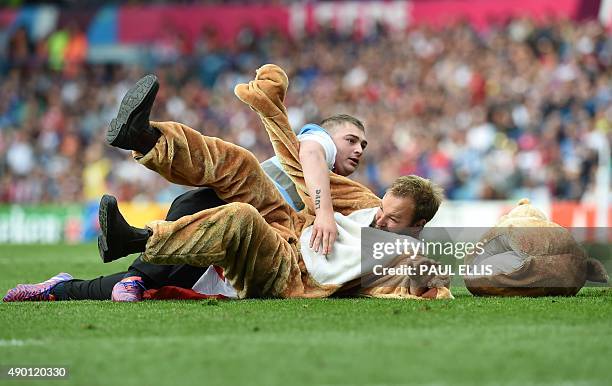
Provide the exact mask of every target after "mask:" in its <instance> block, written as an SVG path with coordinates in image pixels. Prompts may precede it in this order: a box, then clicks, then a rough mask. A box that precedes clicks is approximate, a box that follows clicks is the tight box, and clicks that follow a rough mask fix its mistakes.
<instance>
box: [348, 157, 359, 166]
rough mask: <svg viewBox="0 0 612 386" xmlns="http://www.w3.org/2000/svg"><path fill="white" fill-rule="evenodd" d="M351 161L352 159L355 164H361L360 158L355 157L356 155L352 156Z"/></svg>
mask: <svg viewBox="0 0 612 386" xmlns="http://www.w3.org/2000/svg"><path fill="white" fill-rule="evenodd" d="M349 161H351V162H352V163H354V164H355V165H354V166H357V165H359V158H355V157H350V158H349Z"/></svg>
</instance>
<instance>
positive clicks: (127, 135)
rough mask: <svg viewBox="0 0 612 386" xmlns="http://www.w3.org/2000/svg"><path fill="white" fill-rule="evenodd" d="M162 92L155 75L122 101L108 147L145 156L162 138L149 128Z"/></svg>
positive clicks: (107, 140) (108, 133)
mask: <svg viewBox="0 0 612 386" xmlns="http://www.w3.org/2000/svg"><path fill="white" fill-rule="evenodd" d="M157 90H159V82H158V81H157V77H156V76H155V75H147V76H145V77H144V78H141V79H140V80H139V81H138V82H136V84H135V85H134V87H132V88H131V89H130V90H129V91H128V92H127V93H126V94H125V96H124V97H123V99H122V100H121V106H120V107H119V112H118V113H117V117H116V118H113V120H112V121H111V123H110V126H109V129H108V132H107V133H106V142H108V144H109V145H111V146H115V147H118V148H121V149H125V150H137V151H139V152H141V153H142V154H146V153H148V152H149V150H151V149H152V148H153V146H155V143H157V139H158V138H159V136H160V135H161V134H160V132H159V130H157V129H156V128H154V127H151V126H150V125H149V114H151V107H153V102H154V101H155V96H156V95H157Z"/></svg>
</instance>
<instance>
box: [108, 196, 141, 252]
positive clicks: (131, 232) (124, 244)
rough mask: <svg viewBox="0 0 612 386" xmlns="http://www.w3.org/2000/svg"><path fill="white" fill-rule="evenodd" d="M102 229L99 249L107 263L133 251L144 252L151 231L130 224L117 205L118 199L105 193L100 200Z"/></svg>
mask: <svg viewBox="0 0 612 386" xmlns="http://www.w3.org/2000/svg"><path fill="white" fill-rule="evenodd" d="M98 215H99V220H100V231H101V232H102V234H101V235H100V236H98V250H99V252H100V257H101V258H102V261H103V262H105V263H110V262H111V261H113V260H117V259H118V258H120V257H124V256H127V255H130V254H132V253H139V252H144V250H145V247H146V245H147V240H148V239H149V237H150V236H151V233H150V231H149V230H147V229H140V228H135V227H133V226H130V224H128V223H127V221H125V219H124V218H123V216H122V215H121V212H119V208H118V206H117V199H116V198H115V197H113V196H109V195H106V194H105V195H104V196H102V200H100V211H99V214H98Z"/></svg>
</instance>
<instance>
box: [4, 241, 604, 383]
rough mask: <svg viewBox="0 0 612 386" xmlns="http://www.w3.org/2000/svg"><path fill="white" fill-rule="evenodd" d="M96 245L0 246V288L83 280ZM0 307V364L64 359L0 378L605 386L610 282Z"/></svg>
mask: <svg viewBox="0 0 612 386" xmlns="http://www.w3.org/2000/svg"><path fill="white" fill-rule="evenodd" d="M130 262H131V258H127V259H123V261H117V262H114V263H112V264H108V265H103V264H102V263H101V262H100V260H99V258H98V256H97V249H96V247H95V245H93V244H91V245H77V246H61V245H60V246H7V245H1V246H0V290H1V291H2V292H3V294H4V293H5V292H6V290H8V289H9V288H10V287H12V286H14V285H16V284H17V283H27V282H38V281H42V280H45V279H47V278H48V277H50V276H52V275H54V274H56V273H58V272H61V271H65V272H69V273H71V274H72V275H73V276H74V277H76V278H92V277H94V276H98V275H102V274H106V273H112V272H116V271H119V270H124V269H125V268H127V266H128V265H129V263H130ZM453 292H454V293H455V296H456V299H455V300H452V301H428V302H426V301H397V300H374V299H326V300H282V301H281V300H246V301H227V302H224V301H219V302H215V301H199V302H179V301H165V302H142V303H137V304H117V303H112V302H110V301H104V302H96V301H81V302H76V301H75V302H49V303H42V302H41V303H2V304H0V367H2V366H12V365H19V366H33V367H35V366H44V367H49V366H67V367H68V368H69V372H70V376H69V378H68V379H67V380H54V381H49V380H46V381H23V380H21V381H15V380H9V379H6V378H0V384H2V385H29V384H33V385H41V384H52V385H170V384H172V385H414V384H417V385H473V384H483V385H609V384H610V383H611V382H612V367H611V366H610V363H611V357H612V289H610V288H585V289H583V290H582V291H581V292H580V293H579V294H578V296H576V297H572V298H539V299H524V298H505V299H503V298H475V297H473V296H471V295H470V294H469V293H468V292H467V291H466V290H465V289H464V288H454V290H453Z"/></svg>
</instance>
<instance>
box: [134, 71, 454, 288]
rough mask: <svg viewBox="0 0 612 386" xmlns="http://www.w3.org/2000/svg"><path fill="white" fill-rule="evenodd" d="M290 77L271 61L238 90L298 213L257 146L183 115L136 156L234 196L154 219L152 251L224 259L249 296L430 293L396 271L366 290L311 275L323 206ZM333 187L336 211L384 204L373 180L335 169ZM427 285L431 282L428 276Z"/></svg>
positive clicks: (166, 256) (172, 260)
mask: <svg viewBox="0 0 612 386" xmlns="http://www.w3.org/2000/svg"><path fill="white" fill-rule="evenodd" d="M287 85H288V80H287V76H286V74H285V72H284V71H283V70H282V69H280V68H279V67H278V66H275V65H266V66H263V67H262V68H260V69H259V70H258V71H257V76H256V79H255V80H253V81H251V82H250V83H249V84H248V85H247V84H241V85H238V86H237V87H236V89H235V93H236V95H237V96H238V97H239V98H240V99H241V100H242V101H243V102H245V103H247V104H248V105H249V106H250V107H251V108H252V109H253V110H254V111H256V112H257V113H258V114H259V116H260V118H261V119H262V121H263V123H264V126H265V128H266V130H267V132H268V134H269V136H270V140H271V141H272V145H273V147H274V150H275V152H276V154H277V155H278V157H279V160H280V162H281V164H282V165H283V168H284V169H285V171H286V172H287V174H288V175H289V176H290V178H291V179H292V180H293V181H294V183H296V186H297V188H298V191H299V193H300V196H301V197H302V199H303V201H304V203H305V204H306V209H305V210H304V211H302V212H295V211H294V210H293V209H292V208H291V207H290V206H289V205H288V204H286V203H285V201H284V200H283V199H282V197H281V195H280V193H279V192H278V191H277V189H276V188H275V187H274V185H273V183H272V182H271V181H270V180H269V179H268V177H267V176H266V175H265V174H264V172H263V170H262V169H261V167H260V165H259V163H258V161H257V159H256V158H255V157H254V156H253V155H252V154H251V153H250V152H248V151H247V150H245V149H243V148H241V147H239V146H236V145H234V144H231V143H228V142H225V141H222V140H220V139H218V138H212V137H206V136H203V135H201V134H200V133H198V132H196V131H195V130H193V129H191V128H189V127H187V126H185V125H182V124H180V123H174V122H151V125H152V126H154V127H156V128H157V129H159V130H160V132H161V133H162V136H161V137H160V139H159V140H158V142H157V144H156V145H155V147H154V148H153V149H152V150H151V151H149V152H148V153H147V154H146V155H144V156H142V155H141V154H138V153H136V154H135V156H136V158H137V159H138V162H140V163H142V164H143V165H145V166H146V167H148V168H149V169H151V170H154V171H156V172H158V173H159V174H161V175H162V176H163V177H165V178H166V179H167V180H168V181H171V182H173V183H177V184H183V185H190V186H209V187H211V188H213V189H214V190H215V192H216V193H217V195H218V196H219V197H220V198H221V199H223V200H224V201H226V202H228V203H229V204H228V205H224V206H221V207H218V208H213V209H208V210H204V211H202V212H199V213H196V214H194V215H191V216H186V217H183V218H181V219H179V220H177V221H174V222H167V221H154V222H152V223H150V224H149V225H148V227H149V228H150V229H151V230H152V231H153V235H152V236H151V238H150V239H149V241H148V243H147V247H146V251H145V253H144V256H143V258H144V259H145V260H146V261H148V262H151V263H155V264H181V263H187V264H191V265H196V266H208V265H211V264H214V265H218V266H221V267H222V268H223V269H224V270H225V275H226V277H227V278H228V279H229V280H230V282H231V283H232V285H233V286H234V288H236V290H237V291H238V295H239V296H240V297H241V298H244V297H280V298H292V297H301V298H318V297H327V296H329V295H331V294H333V293H335V292H337V291H343V292H344V293H346V294H349V295H364V296H381V297H395V298H420V297H419V296H415V295H412V294H411V293H410V290H409V288H410V287H411V286H410V284H411V281H410V280H411V279H410V278H403V279H398V278H390V279H389V280H387V281H385V280H383V282H381V283H380V284H381V286H379V287H375V288H365V289H361V288H360V287H359V286H358V285H356V283H355V281H353V282H351V283H345V284H344V285H321V284H319V283H317V282H316V281H315V280H314V279H313V278H312V277H311V276H310V275H309V273H308V271H307V269H306V268H305V264H304V261H303V260H302V257H301V255H300V247H299V238H300V234H301V232H302V230H303V229H304V228H305V227H307V226H309V225H311V224H312V223H313V221H314V216H313V213H314V211H313V209H312V208H313V206H312V200H311V199H310V197H308V194H307V193H306V192H307V190H306V186H305V183H304V176H303V173H302V169H301V166H300V163H299V157H298V151H299V143H298V141H297V138H296V136H295V134H294V132H293V131H292V130H291V127H290V125H289V122H288V118H287V111H286V108H285V106H284V105H283V100H284V97H285V93H286V90H287ZM330 190H331V196H332V203H333V206H334V211H336V212H339V213H342V214H344V215H348V214H350V213H352V212H354V211H356V210H359V209H364V208H374V207H378V206H379V205H380V199H379V198H378V197H377V196H376V195H375V194H374V193H372V192H371V191H370V190H368V189H367V188H366V187H364V186H363V185H361V184H359V183H357V182H355V181H351V180H350V179H348V178H345V177H342V176H339V175H336V174H334V173H331V172H330ZM385 284H386V285H385ZM414 284H415V285H416V282H415V283H414ZM415 285H413V287H415ZM419 285H421V287H420V288H423V287H422V285H427V283H422V282H419ZM422 292H423V291H422V290H421V291H419V292H418V294H421V293H422ZM426 294H427V296H428V297H434V298H451V297H452V295H451V293H450V291H449V290H448V289H447V288H445V287H444V286H440V288H434V289H433V291H428V292H426Z"/></svg>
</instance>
